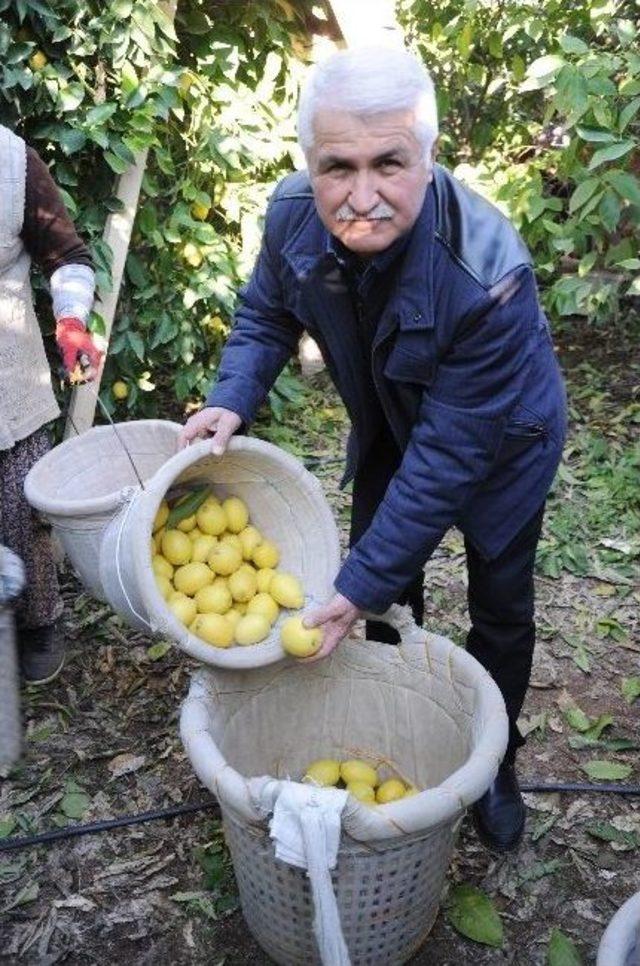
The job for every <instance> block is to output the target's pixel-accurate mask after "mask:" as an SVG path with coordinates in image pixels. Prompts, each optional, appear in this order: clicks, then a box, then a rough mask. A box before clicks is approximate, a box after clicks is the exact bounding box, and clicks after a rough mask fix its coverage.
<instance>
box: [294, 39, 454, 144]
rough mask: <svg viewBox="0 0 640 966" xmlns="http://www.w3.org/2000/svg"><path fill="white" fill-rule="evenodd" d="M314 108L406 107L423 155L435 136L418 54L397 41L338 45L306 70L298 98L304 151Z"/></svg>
mask: <svg viewBox="0 0 640 966" xmlns="http://www.w3.org/2000/svg"><path fill="white" fill-rule="evenodd" d="M319 110H330V111H346V112H347V113H349V114H355V115H356V116H358V117H367V116H370V115H373V114H384V113H388V112H391V111H402V110H412V111H414V113H415V128H414V133H415V135H416V137H417V139H418V141H419V143H420V145H421V146H422V148H423V149H424V153H425V155H426V154H428V152H429V151H430V149H431V146H432V145H433V143H434V141H435V140H436V138H437V136H438V109H437V106H436V97H435V91H434V88H433V81H432V80H431V77H430V75H429V72H428V71H427V69H426V68H425V67H424V66H423V64H422V63H421V62H420V61H419V60H418V58H417V57H415V56H414V55H413V54H411V53H410V52H409V51H408V50H405V49H404V48H402V47H385V46H375V47H373V46H372V47H369V46H367V47H364V46H363V47H356V48H354V49H352V50H340V51H338V52H337V53H335V54H331V56H330V57H328V58H327V59H326V60H324V61H322V62H321V63H319V64H317V65H316V66H315V67H314V68H313V69H312V70H311V73H310V74H309V76H308V78H307V80H306V81H305V83H304V85H303V87H302V91H301V93H300V101H299V104H298V140H299V142H300V147H301V148H302V150H303V151H304V153H305V155H307V154H308V153H309V151H310V150H311V148H312V147H313V141H314V129H313V122H314V118H315V115H316V113H317V112H318V111H319Z"/></svg>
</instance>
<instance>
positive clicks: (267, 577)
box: [256, 567, 275, 594]
mask: <svg viewBox="0 0 640 966" xmlns="http://www.w3.org/2000/svg"><path fill="white" fill-rule="evenodd" d="M274 574H275V570H272V569H271V567H263V568H262V570H259V571H258V573H257V574H256V580H257V581H258V593H259V594H268V593H269V587H270V586H271V578H272V577H273V575H274Z"/></svg>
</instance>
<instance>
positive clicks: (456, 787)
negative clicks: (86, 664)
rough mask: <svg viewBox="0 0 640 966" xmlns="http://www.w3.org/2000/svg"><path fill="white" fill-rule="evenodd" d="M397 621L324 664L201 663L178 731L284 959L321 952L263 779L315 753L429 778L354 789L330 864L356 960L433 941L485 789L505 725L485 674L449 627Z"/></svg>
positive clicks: (378, 959)
mask: <svg viewBox="0 0 640 966" xmlns="http://www.w3.org/2000/svg"><path fill="white" fill-rule="evenodd" d="M388 619H390V622H392V623H394V626H396V627H397V628H398V630H399V631H400V634H401V644H400V646H399V647H390V646H387V645H383V644H379V643H377V642H373V641H361V640H360V641H356V640H347V641H344V642H343V643H342V644H341V645H340V646H339V647H338V648H337V649H336V651H335V652H334V653H333V654H332V655H331V657H329V658H328V659H326V660H325V661H322V662H318V663H316V664H313V665H305V664H300V663H296V664H284V665H278V666H276V667H272V668H264V669H260V670H256V671H254V672H253V673H252V674H251V675H242V674H239V673H233V672H225V673H224V674H220V673H217V672H213V671H201V672H199V673H198V674H197V675H195V677H194V679H193V681H192V684H191V689H190V691H189V695H188V697H187V699H186V701H185V702H184V704H183V708H182V714H181V734H182V740H183V743H184V746H185V749H186V751H187V754H188V756H189V758H190V760H191V762H192V764H193V766H194V769H195V771H196V773H197V775H198V777H199V778H200V780H201V781H202V782H203V783H204V784H205V785H206V786H207V788H209V789H210V790H211V791H212V792H213V793H214V794H215V795H216V796H217V797H218V799H219V801H220V804H221V807H222V814H223V819H224V827H225V834H226V837H227V842H228V844H229V848H230V850H231V855H232V859H233V864H234V869H235V872H236V877H237V880H238V887H239V892H240V900H241V904H242V909H243V912H244V915H245V918H246V920H247V923H248V925H249V928H250V929H251V931H252V932H253V934H254V936H255V937H256V939H257V941H258V942H259V943H260V945H261V946H262V947H263V948H264V949H265V950H266V952H267V953H268V954H269V956H271V958H272V959H274V960H275V961H276V962H277V963H282V964H287V966H294V964H295V966H298V964H300V963H305V964H306V963H317V962H319V956H318V950H317V947H316V943H315V938H314V934H313V926H312V923H313V916H314V909H313V906H312V899H311V892H310V886H309V880H308V879H307V876H306V872H305V871H303V870H301V869H298V868H294V867H292V866H288V865H285V864H284V863H282V862H280V861H279V860H277V859H276V858H275V855H274V849H273V845H272V843H271V841H270V838H269V834H268V830H267V824H266V822H265V820H264V818H263V817H262V815H261V812H260V811H259V808H258V805H257V789H258V787H259V786H260V787H263V786H264V778H251V777H249V776H265V775H266V776H271V777H272V778H276V779H285V778H288V777H291V778H293V779H296V778H298V777H299V776H300V775H302V774H303V773H304V770H305V768H306V767H307V765H308V764H309V762H311V761H312V760H314V759H316V758H321V757H322V758H324V757H335V758H339V759H345V758H352V757H359V758H364V759H367V760H370V761H371V762H372V764H374V765H376V766H377V767H378V770H379V773H380V774H381V777H383V778H386V777H391V776H392V775H398V776H400V777H402V778H403V779H405V780H410V781H413V782H414V783H415V784H416V785H417V787H419V788H422V789H426V790H425V791H422V792H421V793H420V794H418V795H415V796H414V797H412V798H408V799H405V800H402V801H398V802H393V803H391V804H389V805H382V806H377V807H375V808H371V807H368V806H366V805H363V804H361V803H360V802H358V801H356V800H355V799H353V798H351V797H349V798H348V800H347V804H346V806H345V809H344V811H343V813H342V838H341V845H340V850H339V855H338V864H337V867H336V869H335V871H334V873H333V885H334V891H335V893H336V897H337V901H338V908H339V914H340V921H341V924H342V929H343V934H344V937H345V940H346V943H347V947H348V950H349V955H350V957H351V962H352V963H353V964H354V966H364V964H372V966H373V964H375V966H379V964H384V963H388V964H394V966H395V964H399V963H403V962H405V961H406V960H407V959H408V958H409V957H410V956H411V955H412V954H413V953H414V952H415V950H416V949H417V948H418V946H419V945H420V944H421V943H422V942H423V941H424V939H425V937H426V936H427V934H428V932H429V930H430V928H431V926H432V924H433V921H434V919H435V917H436V915H437V911H438V903H439V898H440V894H441V890H442V886H443V882H444V877H445V873H446V869H447V866H448V864H449V859H450V856H451V851H452V849H453V845H454V841H455V834H456V831H457V828H458V825H459V821H460V819H461V817H462V815H463V814H464V811H465V809H466V808H467V807H468V806H469V805H470V804H471V803H472V802H474V801H476V800H477V799H478V798H480V796H481V795H482V794H483V793H484V792H485V791H486V789H487V788H488V787H489V785H490V783H491V782H492V780H493V778H494V777H495V774H496V772H497V769H498V766H499V763H500V760H501V759H502V756H503V755H504V751H505V748H506V744H507V737H508V725H507V717H506V713H505V710H504V703H503V700H502V696H501V695H500V692H499V691H498V689H497V687H496V685H495V683H494V682H493V681H492V679H491V678H490V677H489V675H488V674H487V672H486V671H485V670H484V669H483V668H482V667H481V666H480V665H479V664H478V663H477V661H475V660H474V659H473V658H472V657H470V655H468V654H467V653H466V652H465V651H463V650H462V649H461V648H458V647H456V646H455V645H454V644H453V643H452V642H451V641H448V640H446V639H445V638H441V637H436V636H434V635H431V634H427V633H426V632H424V631H422V630H421V629H418V628H416V627H415V625H414V624H413V623H412V621H411V619H410V616H409V614H408V612H407V611H406V609H404V608H403V609H400V608H392V611H390V612H389V615H388Z"/></svg>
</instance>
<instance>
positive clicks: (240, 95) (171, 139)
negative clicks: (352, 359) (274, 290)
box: [0, 0, 304, 415]
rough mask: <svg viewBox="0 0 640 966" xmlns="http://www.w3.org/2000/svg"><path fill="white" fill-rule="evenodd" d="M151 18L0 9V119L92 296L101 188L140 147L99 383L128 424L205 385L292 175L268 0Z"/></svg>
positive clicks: (104, 204) (79, 10) (126, 10)
mask: <svg viewBox="0 0 640 966" xmlns="http://www.w3.org/2000/svg"><path fill="white" fill-rule="evenodd" d="M299 7H300V9H301V10H302V8H303V7H304V5H299ZM166 9H167V7H166V6H164V7H163V5H161V4H158V3H157V2H153V0H109V2H100V0H88V2H87V0H57V2H56V3H55V4H51V5H50V4H48V3H47V2H46V0H16V2H11V0H0V16H1V18H2V20H1V23H0V122H2V123H4V124H7V125H8V126H10V127H12V128H13V129H14V130H16V131H17V133H19V134H20V135H22V136H23V137H25V139H26V140H27V142H28V143H30V144H32V145H33V146H34V147H35V148H36V149H37V150H38V151H39V153H40V154H41V155H42V156H43V157H44V158H45V159H46V161H47V162H48V163H49V164H50V166H51V169H52V173H53V176H54V178H55V180H56V182H57V184H58V185H59V187H60V188H61V190H62V191H63V193H64V197H65V201H66V203H67V205H68V208H69V210H70V212H71V214H72V215H73V217H74V219H75V221H76V224H77V226H78V229H79V231H80V233H81V234H82V235H83V237H84V238H85V239H87V240H89V241H90V243H91V247H92V251H93V254H94V256H95V261H96V267H97V281H98V285H99V288H100V290H102V291H103V292H104V291H105V290H107V289H108V288H109V286H110V256H111V253H110V251H109V250H108V249H107V248H106V247H105V245H104V243H103V242H102V239H101V235H102V232H103V228H104V223H105V220H106V217H107V215H108V214H109V212H113V211H116V210H117V209H118V200H117V199H116V197H115V195H114V192H115V182H116V176H117V175H119V174H122V173H123V172H124V171H125V170H126V168H127V166H128V165H130V164H131V163H132V162H133V161H134V158H135V155H136V153H137V152H139V151H142V150H144V149H148V150H149V155H148V161H147V168H146V173H145V176H144V181H143V187H142V193H141V196H140V204H139V208H138V213H137V217H136V222H135V227H134V232H133V236H132V239H131V246H130V251H129V256H128V259H127V265H126V277H125V279H124V285H123V289H122V292H121V297H120V301H119V305H118V313H117V317H116V322H115V325H114V329H113V333H112V338H111V344H110V348H109V356H108V360H107V365H106V370H105V379H104V384H103V385H104V389H103V399H104V401H105V403H106V404H107V405H108V406H109V407H110V408H112V409H113V408H114V406H115V402H114V400H113V398H112V396H111V394H110V392H109V386H110V384H111V383H112V382H113V380H114V379H116V378H121V379H124V380H125V381H126V382H127V385H128V386H129V397H128V399H127V401H126V403H123V404H120V406H121V407H122V406H126V407H128V408H129V410H130V411H131V412H132V413H135V414H137V415H150V414H154V413H156V412H158V411H164V412H165V413H166V404H167V397H168V396H173V397H174V398H176V399H177V400H178V401H179V402H181V403H184V402H186V401H187V400H189V399H191V398H194V399H197V398H200V397H201V395H202V394H203V393H204V392H205V390H206V388H207V387H208V386H209V385H210V383H211V381H212V377H213V372H214V369H215V364H216V361H217V359H218V356H219V351H220V347H221V345H222V343H223V342H224V339H225V337H226V334H227V331H228V327H229V324H230V319H231V315H232V311H233V304H234V299H235V292H236V290H237V287H238V285H239V284H240V281H241V280H242V279H243V278H244V277H245V276H246V275H247V274H248V272H249V270H250V266H251V262H252V259H253V256H254V254H255V250H256V247H257V244H258V242H259V236H260V219H261V216H262V214H263V211H264V205H265V201H266V198H267V196H268V193H269V189H270V187H271V186H272V184H273V182H274V181H275V180H277V179H278V178H279V177H280V176H281V174H282V173H283V172H285V171H289V170H291V168H292V166H293V161H292V158H291V153H290V152H291V150H292V148H293V146H294V145H295V124H294V107H295V101H296V98H297V88H298V75H299V72H300V70H301V62H300V60H298V59H297V58H296V57H295V55H294V54H293V51H292V44H293V45H295V44H298V45H299V43H300V41H299V38H298V31H299V30H300V23H299V21H298V19H297V14H296V13H295V12H293V11H292V8H291V7H290V6H289V5H288V4H286V3H284V2H282V0H263V2H260V3H251V2H245V0H231V2H228V3H227V2H225V3H215V2H208V3H202V2H199V0H186V2H182V0H181V2H180V4H179V7H178V10H177V14H176V19H175V29H174V27H173V26H172V25H171V21H170V19H169V17H168V16H167V14H166V12H165V11H166ZM42 54H44V56H45V57H46V63H45V64H44V65H43V64H42ZM34 55H35V57H34ZM194 206H195V207H194ZM47 312H48V308H47V307H46V304H45V302H44V301H43V304H42V312H41V313H40V314H41V317H42V318H43V319H44V320H45V329H46V328H47V322H46V319H47ZM94 324H95V327H96V328H98V329H99V328H100V319H99V318H98V319H95V320H94ZM48 328H49V330H50V329H51V324H50V321H49V323H48ZM284 388H285V391H286V382H285V386H284ZM155 390H158V391H155Z"/></svg>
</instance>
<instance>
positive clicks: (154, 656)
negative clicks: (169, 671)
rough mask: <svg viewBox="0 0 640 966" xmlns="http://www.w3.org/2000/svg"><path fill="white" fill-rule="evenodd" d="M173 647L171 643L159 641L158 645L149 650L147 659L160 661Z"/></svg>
mask: <svg viewBox="0 0 640 966" xmlns="http://www.w3.org/2000/svg"><path fill="white" fill-rule="evenodd" d="M172 646H173V645H172V644H171V642H170V641H158V643H157V644H152V645H151V647H148V648H147V657H148V658H149V660H150V661H159V660H160V658H162V657H164V656H165V654H166V653H167V651H170V650H171V648H172Z"/></svg>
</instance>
